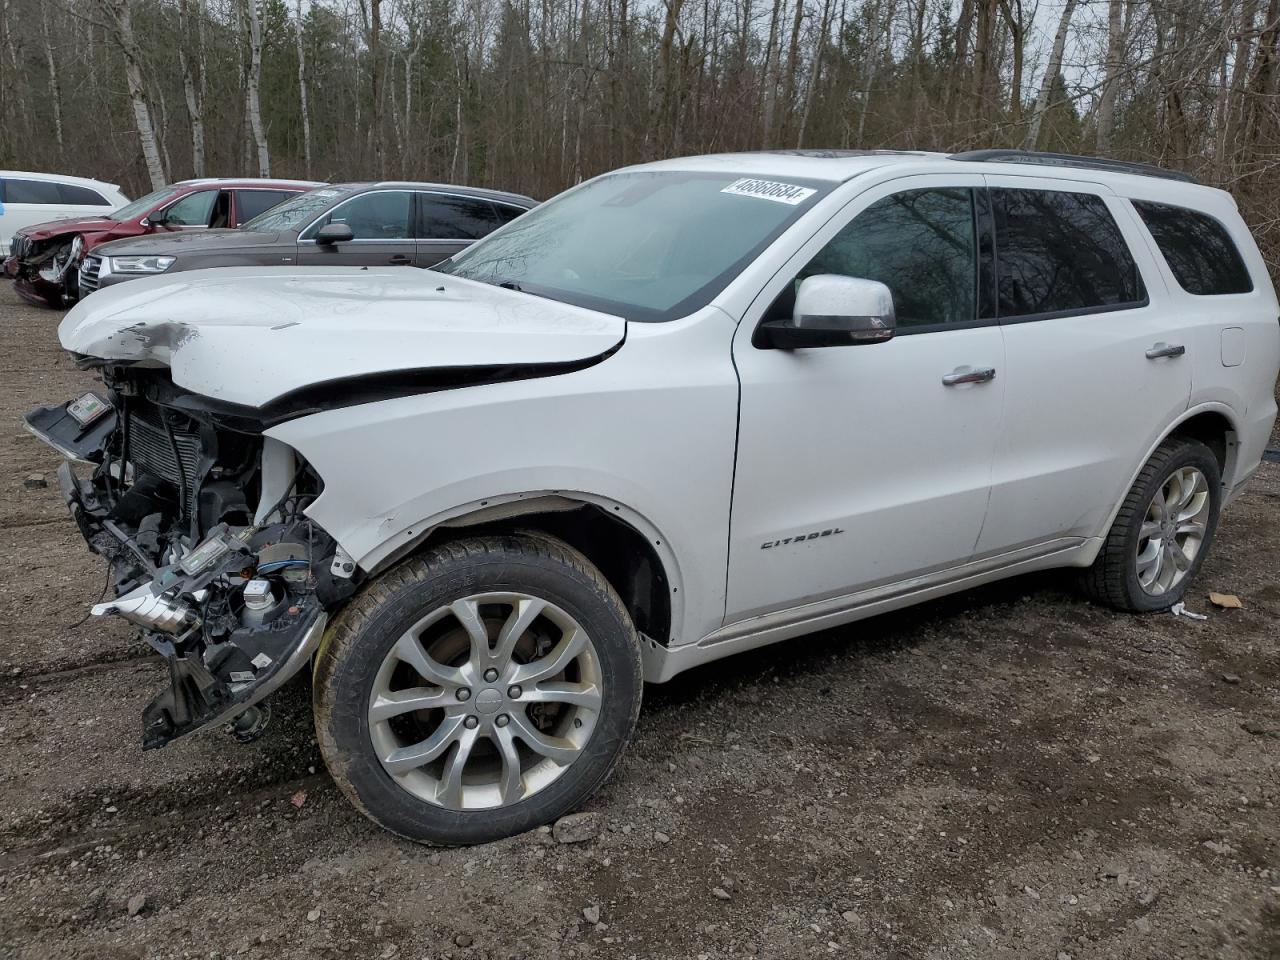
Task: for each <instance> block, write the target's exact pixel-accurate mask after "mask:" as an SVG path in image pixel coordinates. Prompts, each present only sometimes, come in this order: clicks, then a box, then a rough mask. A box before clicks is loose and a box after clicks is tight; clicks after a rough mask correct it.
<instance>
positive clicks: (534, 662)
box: [315, 537, 641, 844]
mask: <svg viewBox="0 0 1280 960" xmlns="http://www.w3.org/2000/svg"><path fill="white" fill-rule="evenodd" d="M639 651H640V646H639V641H638V638H637V635H636V632H635V629H634V627H633V626H632V624H631V620H630V618H629V617H628V615H627V612H626V610H625V608H624V607H623V606H622V603H621V601H620V600H619V599H618V596H617V594H616V593H615V592H614V591H613V589H612V588H611V587H610V586H609V584H608V583H607V582H605V580H604V579H603V577H601V576H600V574H599V572H598V571H597V570H596V569H595V568H594V567H593V566H592V565H591V564H590V563H589V562H588V561H587V560H586V558H585V557H583V556H582V555H581V554H579V553H577V552H576V551H574V550H572V549H571V548H569V547H567V546H564V545H562V544H559V543H554V542H550V541H547V540H543V539H540V538H534V537H494V538H483V539H474V540H466V541H460V542H457V543H453V544H448V545H445V546H442V547H439V548H436V549H434V550H432V551H430V552H428V553H427V554H424V555H423V556H421V557H418V558H414V559H412V560H409V561H407V562H405V563H403V564H401V565H400V566H399V567H397V568H395V569H394V570H392V571H389V572H388V573H387V574H384V575H383V576H382V577H380V578H378V579H377V580H375V581H373V582H372V583H371V584H370V585H369V586H368V587H366V588H365V590H364V591H363V592H362V593H361V594H360V596H358V597H357V598H356V599H355V600H354V601H353V602H352V604H351V605H350V606H349V607H348V608H347V609H346V610H344V611H343V613H342V614H341V616H340V617H339V618H338V619H337V621H336V622H335V624H334V627H333V629H332V630H331V631H330V634H329V636H328V637H326V640H325V643H324V646H323V647H322V648H321V651H320V654H319V656H318V658H317V664H316V676H315V715H316V729H317V733H318V736H319V742H320V747H321V751H322V752H323V754H324V757H325V762H326V764H327V765H328V767H329V770H330V772H331V773H332V774H333V776H334V779H335V780H336V781H337V783H338V785H339V787H340V788H341V789H342V790H343V792H344V793H346V795H347V796H348V798H349V799H351V800H352V802H353V803H355V805H356V806H357V807H358V808H359V809H360V810H361V811H363V812H364V813H365V814H367V815H368V816H369V817H370V818H371V819H373V820H374V821H376V822H377V823H379V824H380V825H382V826H384V827H386V828H387V829H389V830H392V831H394V832H395V833H398V834H401V835H402V836H405V837H409V838H410V839H413V840H422V841H430V842H433V843H446V844H460V843H479V842H484V841H487V840H494V839H498V838H500V837H505V836H509V835H511V834H514V833H519V832H521V831H524V830H528V829H530V828H532V827H534V826H538V825H539V824H542V823H546V822H548V821H550V820H554V819H556V818H557V817H559V816H561V815H563V814H564V813H567V812H569V811H570V810H572V809H573V808H574V807H576V806H577V805H578V804H580V803H582V802H583V801H584V800H586V799H587V798H588V797H589V796H590V795H591V794H592V793H594V792H595V790H596V789H597V788H598V787H599V786H600V785H601V784H602V783H603V782H604V780H605V778H606V777H607V776H608V774H609V772H610V771H611V770H612V769H613V766H614V764H615V763H616V762H617V760H618V758H619V757H620V755H621V753H622V750H623V747H624V746H625V745H626V743H627V741H628V740H629V739H630V737H631V734H632V732H633V730H634V728H635V722H636V716H637V713H638V711H639V706H640V693H641V671H640V652H639Z"/></svg>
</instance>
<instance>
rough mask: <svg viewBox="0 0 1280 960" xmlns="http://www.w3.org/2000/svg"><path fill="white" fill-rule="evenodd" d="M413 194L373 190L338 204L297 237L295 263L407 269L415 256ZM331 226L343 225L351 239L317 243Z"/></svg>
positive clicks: (404, 191)
mask: <svg viewBox="0 0 1280 960" xmlns="http://www.w3.org/2000/svg"><path fill="white" fill-rule="evenodd" d="M412 211H413V194H412V193H411V192H410V191H408V190H373V191H370V192H369V193H362V194H359V195H357V196H354V197H352V198H351V199H350V200H347V201H346V202H345V203H340V204H338V206H336V207H334V208H333V209H332V210H330V211H329V212H328V213H326V214H325V215H324V216H323V217H321V218H320V219H319V220H317V221H316V222H315V223H313V224H312V225H311V226H309V227H308V228H307V229H306V230H305V231H303V233H302V235H301V236H300V237H299V238H298V263H300V264H304V265H306V266H312V267H313V266H354V267H375V266H410V265H412V264H413V263H414V261H415V258H416V256H417V248H416V241H415V240H414V238H413V228H412V223H413V217H412ZM330 223H345V224H346V225H347V226H349V227H350V228H351V233H352V239H350V240H344V241H341V242H339V243H317V242H316V234H317V233H318V232H319V231H320V228H321V227H324V226H327V225H328V224H330Z"/></svg>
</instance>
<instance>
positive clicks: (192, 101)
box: [178, 0, 205, 177]
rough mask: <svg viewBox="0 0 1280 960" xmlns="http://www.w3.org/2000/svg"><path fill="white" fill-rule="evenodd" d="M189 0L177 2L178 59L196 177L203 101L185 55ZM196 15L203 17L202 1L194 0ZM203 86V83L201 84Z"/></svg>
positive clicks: (201, 149)
mask: <svg viewBox="0 0 1280 960" xmlns="http://www.w3.org/2000/svg"><path fill="white" fill-rule="evenodd" d="M190 8H191V2H190V0H179V2H178V61H179V65H180V66H181V68H182V92H183V95H184V96H185V97H186V100H187V118H188V119H189V120H190V122H191V169H192V173H193V174H194V175H195V176H196V177H203V176H204V175H205V174H204V102H203V97H201V95H200V91H199V90H198V89H197V87H196V80H195V77H194V75H193V74H192V72H191V60H190V58H189V57H188V56H187V38H188V35H189V32H190V31H189V29H188V22H189V19H190V14H191V9H190ZM196 16H197V17H199V18H201V19H203V18H204V2H203V0H196ZM201 86H203V84H202V85H201Z"/></svg>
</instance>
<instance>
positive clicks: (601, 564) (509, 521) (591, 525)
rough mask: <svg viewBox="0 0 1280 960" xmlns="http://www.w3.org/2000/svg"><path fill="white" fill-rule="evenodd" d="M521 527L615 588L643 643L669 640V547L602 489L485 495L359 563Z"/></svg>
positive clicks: (382, 561) (675, 614)
mask: <svg viewBox="0 0 1280 960" xmlns="http://www.w3.org/2000/svg"><path fill="white" fill-rule="evenodd" d="M521 533H526V534H528V533H533V534H541V535H544V536H548V537H551V538H554V539H556V540H559V541H562V542H563V543H566V544H568V545H569V546H570V547H572V548H573V549H575V550H577V551H578V552H579V553H581V554H582V555H583V556H585V557H586V558H587V559H588V560H590V561H591V563H592V564H594V565H595V566H596V567H597V568H598V569H599V570H600V573H601V574H602V575H603V576H604V578H605V579H606V580H608V581H609V584H610V585H611V586H612V587H613V588H614V590H616V591H617V593H618V596H619V597H621V598H622V602H623V604H624V605H625V606H626V608H627V612H628V613H629V614H630V615H631V618H632V622H633V623H635V626H636V630H637V631H638V632H639V633H640V634H641V636H642V638H643V639H644V641H645V642H646V643H647V644H648V643H652V644H654V645H658V646H663V647H665V646H667V645H668V644H669V643H670V642H671V639H672V633H673V631H674V630H675V627H676V625H677V624H679V623H680V622H681V619H680V618H681V617H682V615H683V609H684V590H683V582H682V578H681V576H680V572H679V566H678V564H677V562H676V558H675V554H674V552H673V551H672V549H671V546H670V543H669V542H668V540H667V538H666V536H664V535H663V534H662V532H661V531H660V530H658V529H657V527H655V526H654V525H653V524H652V523H651V522H650V521H649V520H648V519H647V518H646V517H644V516H642V515H641V514H639V513H638V512H637V511H635V510H633V509H631V508H630V507H628V506H626V505H625V504H622V503H620V502H617V501H615V500H612V499H610V498H607V497H601V496H597V495H594V494H589V493H583V492H576V491H559V490H556V491H540V492H530V493H522V494H510V495H508V496H502V497H488V498H486V499H484V500H480V501H476V502H473V503H469V504H465V505H462V506H459V507H457V508H455V509H453V510H450V511H447V512H446V513H443V514H439V515H437V516H435V517H432V518H429V519H428V520H425V521H424V522H423V523H421V524H417V525H415V526H414V527H413V528H412V529H411V530H410V531H408V534H410V535H411V539H408V540H407V541H405V542H402V543H401V544H400V545H399V546H398V547H396V548H395V549H393V550H386V551H380V552H378V553H377V554H376V555H371V556H367V557H365V558H362V561H361V566H362V567H364V568H365V569H366V572H367V573H368V574H369V575H370V576H376V575H378V574H379V573H381V572H383V571H384V570H386V569H387V568H388V567H389V566H391V565H392V564H394V563H396V562H398V561H400V560H402V559H404V558H405V557H408V556H412V555H414V554H417V553H420V552H422V551H423V550H425V549H428V548H430V547H434V546H437V545H439V544H441V543H445V542H448V541H450V540H458V539H463V538H465V537H471V536H477V535H481V534H484V535H493V534H521Z"/></svg>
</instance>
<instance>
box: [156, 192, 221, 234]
mask: <svg viewBox="0 0 1280 960" xmlns="http://www.w3.org/2000/svg"><path fill="white" fill-rule="evenodd" d="M217 199H218V191H217V190H200V191H198V192H196V193H189V194H187V195H186V196H185V197H183V198H182V199H181V200H179V201H178V202H177V203H175V204H173V205H172V206H171V207H169V208H168V209H167V210H165V211H164V217H163V223H164V225H165V226H166V227H207V226H208V225H209V220H210V218H211V217H212V216H213V205H214V203H215V202H216V201H217Z"/></svg>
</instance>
